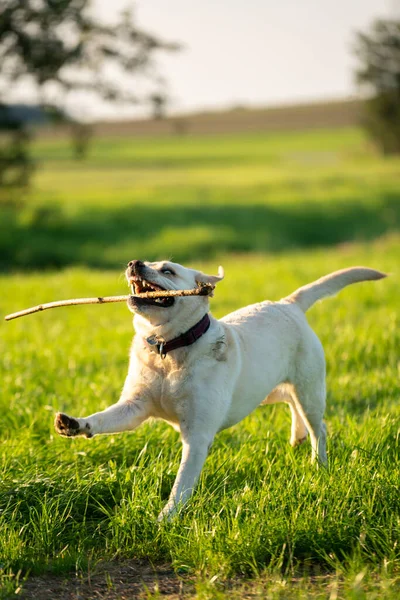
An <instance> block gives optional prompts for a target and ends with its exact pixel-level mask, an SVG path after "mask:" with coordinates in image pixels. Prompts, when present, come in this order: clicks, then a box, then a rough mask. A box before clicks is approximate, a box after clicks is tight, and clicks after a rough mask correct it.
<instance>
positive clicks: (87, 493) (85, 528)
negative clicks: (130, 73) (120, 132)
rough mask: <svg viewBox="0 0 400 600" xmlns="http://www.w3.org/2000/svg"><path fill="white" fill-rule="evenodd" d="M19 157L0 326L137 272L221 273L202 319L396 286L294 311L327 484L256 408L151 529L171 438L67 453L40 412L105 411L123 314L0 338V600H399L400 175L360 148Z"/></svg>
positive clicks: (346, 134)
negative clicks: (374, 274) (312, 378)
mask: <svg viewBox="0 0 400 600" xmlns="http://www.w3.org/2000/svg"><path fill="white" fill-rule="evenodd" d="M34 151H35V157H36V160H37V161H38V163H39V164H40V168H39V169H38V170H37V173H36V175H35V177H34V181H33V185H32V189H31V191H30V193H29V194H27V195H25V196H24V197H22V198H21V197H18V196H13V195H11V194H5V193H3V194H2V195H1V196H0V264H1V269H2V273H1V274H0V287H1V292H2V293H1V295H0V314H1V315H4V314H6V313H8V312H12V311H15V310H18V309H20V308H24V307H27V306H30V305H34V304H38V303H40V302H45V301H50V300H53V299H62V298H68V297H76V296H86V295H87V296H96V295H99V294H101V295H112V294H122V293H124V292H126V291H127V287H126V283H125V281H124V278H123V270H124V267H125V265H126V262H127V261H128V260H130V259H132V258H141V259H154V258H160V257H162V258H165V257H172V258H174V259H175V260H178V261H184V262H186V263H188V264H190V265H193V266H196V267H199V268H203V269H204V270H206V271H208V272H214V271H215V270H216V269H217V266H218V264H223V265H224V267H225V270H226V279H225V281H224V282H222V283H221V284H220V285H219V286H218V289H217V292H216V294H215V298H213V299H212V311H213V313H214V314H215V316H217V317H220V316H222V315H223V314H225V313H227V312H230V311H232V310H235V309H236V308H238V307H239V306H242V305H244V304H248V303H252V302H257V301H260V300H262V299H265V298H269V299H272V300H273V299H279V298H280V297H282V296H284V295H286V294H288V293H289V292H290V291H292V290H294V289H295V288H296V287H297V286H299V285H302V284H304V283H306V282H309V281H311V280H313V279H316V278H317V277H319V276H321V275H322V274H325V273H327V272H329V271H332V270H335V269H339V268H343V267H346V266H349V265H355V264H365V265H369V266H372V267H376V268H379V269H382V270H384V271H387V272H389V273H391V277H389V278H388V279H385V280H383V281H380V282H369V283H365V284H360V285H357V286H353V287H351V288H349V289H347V290H345V291H343V292H342V293H341V294H340V295H338V296H337V297H336V298H333V299H328V300H325V301H324V302H322V303H319V304H318V305H316V306H315V307H314V308H313V309H312V310H310V313H309V321H310V323H311V325H312V326H313V328H314V329H315V331H316V332H317V334H318V335H319V337H320V339H321V340H322V343H323V345H324V347H325V350H326V358H327V366H328V375H327V384H328V408H327V415H326V420H327V426H328V435H329V442H328V448H329V461H330V467H329V469H328V470H324V469H315V468H314V467H312V466H311V465H310V448H309V444H305V445H304V446H302V447H300V448H299V449H298V450H297V451H294V450H292V449H291V448H290V446H289V445H288V438H289V430H290V419H289V414H288V413H289V411H288V410H287V409H286V408H285V407H283V406H273V407H268V406H267V407H261V408H259V409H257V411H255V412H254V413H253V414H252V415H250V416H249V417H248V418H247V419H245V420H244V421H243V422H242V423H240V424H238V425H237V426H235V427H233V428H231V429H229V430H227V431H225V432H222V433H221V434H220V435H218V436H217V438H216V441H215V444H214V445H213V448H212V451H211V453H210V456H209V458H208V460H207V462H206V465H205V468H204V470H203V474H202V477H201V481H200V484H199V488H198V490H197V492H196V493H195V495H194V497H193V499H192V500H191V501H190V503H189V505H188V507H187V509H186V510H185V511H184V512H183V513H182V515H181V516H180V518H179V519H177V520H175V521H173V522H171V523H166V524H163V525H161V526H160V525H158V524H157V523H156V520H155V517H156V515H157V514H158V512H159V510H160V508H161V506H162V504H163V503H164V502H165V499H166V497H167V496H168V493H169V490H170V487H171V484H172V482H173V479H174V476H175V473H176V469H177V466H178V463H179V457H180V445H179V439H178V436H177V434H176V433H175V432H174V431H172V430H171V429H170V428H169V427H168V426H167V425H165V424H163V423H148V424H145V425H144V426H142V427H141V428H139V429H138V430H137V431H136V432H135V433H134V434H122V435H114V436H107V437H104V438H102V437H97V438H94V439H93V440H83V439H78V440H65V439H61V438H59V437H57V436H55V434H54V431H53V425H52V423H53V418H54V413H55V411H56V410H65V411H66V412H69V413H70V414H78V413H79V414H88V413H91V412H94V411H96V410H98V409H102V408H105V407H106V406H108V405H109V404H110V403H112V402H114V401H115V400H116V399H117V398H118V394H119V392H120V389H121V386H122V383H123V379H124V375H125V373H126V367H127V356H128V348H129V344H130V339H131V335H132V328H131V317H130V314H129V313H128V311H127V309H126V307H125V306H123V305H110V306H101V307H73V308H69V309H57V310H53V311H48V312H46V313H43V314H38V315H34V316H31V317H27V318H24V319H20V320H16V321H12V322H10V323H4V322H3V324H1V325H0V328H1V330H0V355H1V361H0V381H1V394H0V411H1V419H0V454H1V457H2V462H1V466H0V599H1V600H4V599H5V598H15V597H16V594H18V596H19V597H22V598H26V599H32V600H33V599H35V600H36V599H38V598H40V600H53V598H60V600H64V599H68V600H72V599H74V600H76V598H78V597H80V598H85V600H86V599H87V600H89V599H92V598H93V599H94V598H97V599H99V600H105V599H107V600H121V599H122V598H127V599H128V598H129V599H131V598H136V597H138V598H148V599H149V598H154V599H155V598H159V597H160V594H161V593H162V594H163V595H162V596H161V597H166V598H169V599H170V600H172V599H174V600H175V599H176V598H178V597H182V598H185V600H186V598H190V597H197V598H200V599H203V600H208V599H209V600H214V599H215V600H228V599H229V600H231V599H235V598H237V599H239V598H259V599H261V598H269V599H271V600H300V598H310V599H311V600H320V599H321V600H322V599H324V600H325V599H326V600H327V599H330V600H334V599H337V600H373V599H378V598H379V599H380V598H382V599H383V598H384V599H385V600H386V599H387V600H397V598H398V597H399V595H400V569H399V567H400V551H399V548H400V546H399V537H400V535H399V534H400V502H399V481H400V470H399V469H400V468H399V464H400V463H399V458H400V456H399V450H400V446H399V441H400V429H399V423H400V408H399V383H398V381H399V348H400V333H399V332H400V326H399V325H400V324H399V310H398V309H399V275H398V272H399V264H400V233H399V228H400V160H399V159H396V158H391V159H382V158H381V157H379V156H377V155H376V154H375V153H374V151H373V149H372V148H371V146H370V145H369V144H368V142H367V140H366V139H365V138H364V136H363V134H362V132H361V131H360V130H358V129H356V128H344V129H332V130H316V131H308V132H296V133H289V132H288V133H279V134H278V133H274V134H265V133H258V134H252V135H249V134H246V135H237V134H235V135H213V136H207V137H206V136H200V135H199V136H187V137H181V138H179V137H171V136H155V137H153V138H151V139H150V138H148V137H140V138H135V139H129V138H127V137H124V138H123V137H121V138H119V137H99V138H98V139H96V140H95V143H94V144H93V147H92V150H91V153H90V156H89V157H88V159H87V161H84V162H81V163H77V162H75V161H73V160H72V156H71V150H70V147H69V143H68V140H67V139H41V140H38V142H37V143H36V144H35V150H34ZM188 301H190V300H188ZM143 581H144V583H145V585H144V584H143ZM21 588H22V589H21ZM157 589H158V590H159V592H158V591H157ZM164 593H165V596H164Z"/></svg>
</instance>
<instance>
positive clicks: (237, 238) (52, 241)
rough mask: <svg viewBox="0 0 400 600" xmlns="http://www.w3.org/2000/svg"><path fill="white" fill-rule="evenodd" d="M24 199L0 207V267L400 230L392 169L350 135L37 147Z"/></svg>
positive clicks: (397, 179)
mask: <svg viewBox="0 0 400 600" xmlns="http://www.w3.org/2000/svg"><path fill="white" fill-rule="evenodd" d="M35 156H36V159H37V161H38V163H39V165H40V167H39V168H38V171H37V175H36V176H35V178H34V181H33V186H32V190H31V192H30V193H29V194H27V195H26V197H25V198H23V199H22V200H21V199H19V198H18V199H17V200H15V201H13V199H12V198H8V199H7V198H6V199H5V201H4V202H3V203H0V217H1V218H0V267H1V268H3V269H6V270H12V269H16V268H25V267H29V268H30V269H32V268H44V267H45V268H48V267H61V266H65V265H69V264H81V263H84V264H89V265H91V266H96V267H102V268H104V267H106V268H120V267H121V266H122V265H123V264H125V263H126V261H127V258H128V257H134V256H136V257H143V258H149V259H154V258H157V257H160V256H163V257H164V256H165V255H167V256H171V257H173V258H174V259H176V260H178V261H179V260H193V259H197V258H198V257H202V258H203V259H204V258H213V257H215V256H217V255H218V254H219V253H221V252H224V253H226V252H249V251H257V252H271V251H272V252H277V251H283V250H286V249H288V248H292V249H296V248H312V247H318V246H320V247H321V246H325V247H326V246H331V245H335V244H341V243H347V242H351V241H357V240H359V241H362V240H370V239H374V238H375V237H377V236H380V235H384V234H386V233H388V232H391V231H397V230H398V228H399V224H400V203H399V189H400V168H399V165H400V163H399V160H398V159H386V160H383V159H381V158H379V157H377V156H376V155H375V153H374V151H373V150H372V148H371V147H370V146H369V145H368V143H367V141H366V139H365V138H364V136H363V134H362V133H361V132H360V131H359V130H358V129H335V130H321V131H313V132H305V133H304V132H303V133H280V134H269V135H267V134H257V135H251V136H249V135H246V136H240V135H226V136H213V137H204V136H203V137H201V136H197V137H196V136H191V137H187V138H173V137H159V138H152V139H150V138H137V139H127V138H98V139H96V140H95V142H94V144H93V147H92V150H91V153H90V156H89V158H88V159H87V160H86V161H84V162H76V161H73V160H72V157H71V149H70V147H69V143H68V140H67V139H60V140H57V139H56V140H40V141H38V142H37V144H36V146H35Z"/></svg>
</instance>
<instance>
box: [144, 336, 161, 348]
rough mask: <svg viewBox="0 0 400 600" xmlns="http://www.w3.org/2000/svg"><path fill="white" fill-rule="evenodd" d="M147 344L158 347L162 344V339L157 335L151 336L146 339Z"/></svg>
mask: <svg viewBox="0 0 400 600" xmlns="http://www.w3.org/2000/svg"><path fill="white" fill-rule="evenodd" d="M146 342H147V343H148V344H150V346H157V344H159V343H160V342H161V339H160V338H159V337H158V336H157V335H151V336H150V337H148V338H146Z"/></svg>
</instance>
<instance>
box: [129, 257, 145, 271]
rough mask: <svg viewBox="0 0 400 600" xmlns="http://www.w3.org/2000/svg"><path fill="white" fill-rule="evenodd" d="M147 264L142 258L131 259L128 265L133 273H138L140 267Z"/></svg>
mask: <svg viewBox="0 0 400 600" xmlns="http://www.w3.org/2000/svg"><path fill="white" fill-rule="evenodd" d="M144 266H145V264H144V263H143V262H142V261H141V260H130V261H129V262H128V267H129V268H130V270H131V273H138V271H139V269H141V268H143V267H144Z"/></svg>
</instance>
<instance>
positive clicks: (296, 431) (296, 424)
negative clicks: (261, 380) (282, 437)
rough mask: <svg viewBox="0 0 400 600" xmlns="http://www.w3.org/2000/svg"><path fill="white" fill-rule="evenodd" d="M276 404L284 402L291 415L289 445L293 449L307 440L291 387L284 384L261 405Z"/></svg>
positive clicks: (304, 426)
mask: <svg viewBox="0 0 400 600" xmlns="http://www.w3.org/2000/svg"><path fill="white" fill-rule="evenodd" d="M277 402H285V403H286V404H288V405H289V407H290V411H291V414H292V427H291V435H290V445H291V446H293V447H296V446H299V445H300V444H302V443H303V442H305V441H306V439H307V427H306V424H305V423H304V420H303V417H302V416H301V414H300V412H299V411H298V409H297V406H296V402H295V399H294V393H293V389H292V386H291V385H288V384H284V385H281V386H279V387H277V388H275V389H274V390H273V391H272V392H271V393H270V394H269V395H268V396H267V397H266V398H265V400H263V401H262V403H261V404H275V403H277Z"/></svg>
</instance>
